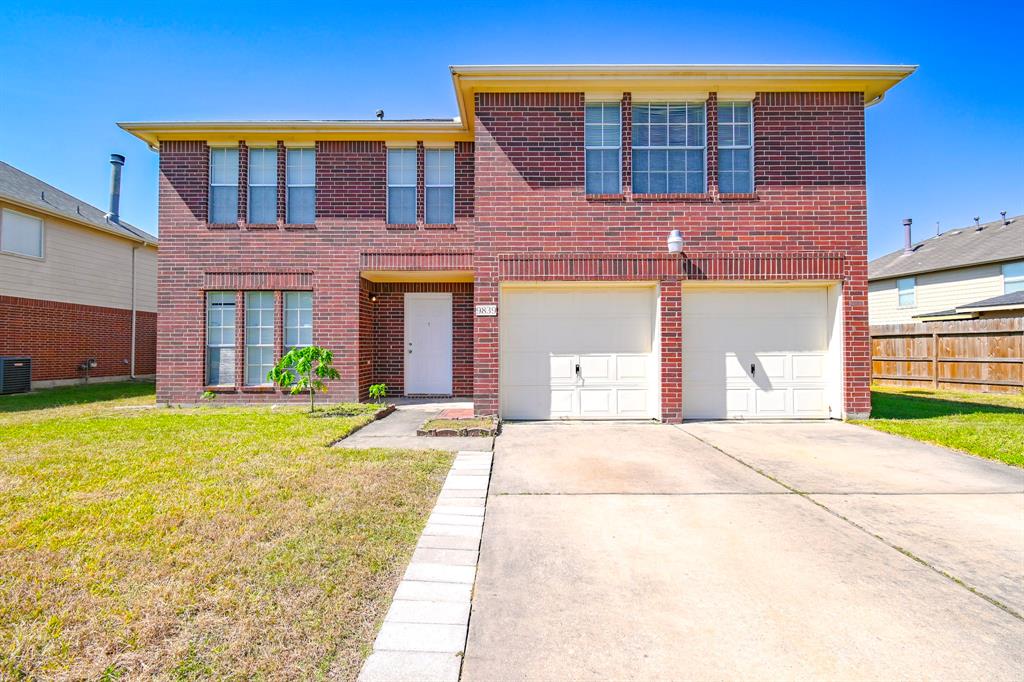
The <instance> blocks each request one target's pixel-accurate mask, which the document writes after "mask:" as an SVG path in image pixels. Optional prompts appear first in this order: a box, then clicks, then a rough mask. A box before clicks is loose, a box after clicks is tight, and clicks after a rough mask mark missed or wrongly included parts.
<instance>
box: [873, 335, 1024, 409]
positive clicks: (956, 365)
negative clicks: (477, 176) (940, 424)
mask: <svg viewBox="0 0 1024 682" xmlns="http://www.w3.org/2000/svg"><path fill="white" fill-rule="evenodd" d="M871 378H872V380H873V381H875V382H876V383H878V384H882V385H888V386H914V387H918V388H943V389H952V390H959V391H977V392H1000V393H1012V392H1015V391H1020V390H1021V389H1022V388H1024V318H1021V317H1015V318H1000V319H987V320H951V321H948V322H923V323H917V324H883V325H872V327H871Z"/></svg>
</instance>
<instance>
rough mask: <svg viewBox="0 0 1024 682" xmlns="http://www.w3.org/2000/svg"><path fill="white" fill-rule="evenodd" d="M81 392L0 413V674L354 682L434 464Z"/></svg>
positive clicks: (292, 414) (270, 422)
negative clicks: (343, 681) (342, 681)
mask: <svg viewBox="0 0 1024 682" xmlns="http://www.w3.org/2000/svg"><path fill="white" fill-rule="evenodd" d="M89 388H95V389H97V390H96V393H95V395H96V396H97V397H99V398H100V399H101V401H100V402H92V403H89V402H87V400H86V399H84V398H83V399H82V400H76V401H68V400H61V399H59V395H58V394H57V392H56V391H55V392H53V393H52V394H51V396H50V398H51V399H50V400H40V398H39V397H38V396H37V397H34V398H33V397H29V396H12V397H9V398H2V399H0V678H7V677H9V678H15V679H17V678H19V677H28V678H75V679H84V678H88V679H97V678H101V677H104V676H106V677H107V678H108V679H114V678H118V677H124V678H128V677H140V676H142V677H151V676H152V677H159V678H177V679H200V678H236V679H242V678H245V679H247V678H252V677H257V678H275V679H295V678H304V679H308V678H325V677H341V678H351V677H354V676H355V674H356V672H357V671H358V666H359V663H360V661H361V660H362V658H363V656H364V655H365V653H366V651H367V649H368V646H369V643H370V642H371V641H372V638H373V635H374V632H375V629H376V626H377V624H378V623H379V621H380V619H381V618H383V614H384V612H385V610H386V608H387V606H388V603H389V602H390V598H391V593H392V590H393V589H394V586H395V584H396V583H397V580H398V578H399V575H400V573H401V571H402V570H404V567H405V564H406V563H407V561H408V557H409V555H410V554H411V552H412V548H413V546H414V544H415V542H416V539H417V537H418V535H419V532H420V531H421V530H422V527H423V525H424V523H425V521H426V516H427V514H428V513H429V511H430V508H431V507H432V505H433V502H434V500H435V498H436V496H437V491H438V490H439V488H440V485H441V482H442V480H443V478H444V475H445V473H446V472H447V469H448V467H449V465H450V461H451V456H450V455H449V454H447V453H442V452H436V451H435V452H421V451H407V450H372V451H352V450H344V449H339V448H327V447H325V444H326V443H328V442H330V441H332V440H335V439H337V438H339V437H341V436H343V435H345V434H346V433H347V432H349V431H351V430H352V429H353V428H355V427H356V426H358V425H360V424H361V423H363V422H364V421H366V420H369V419H371V418H372V417H371V416H368V415H357V416H353V417H341V418H336V419H309V418H308V417H307V416H306V415H304V414H303V413H302V411H301V410H302V408H290V407H289V408H283V409H278V410H271V409H269V408H266V407H259V408H215V409H213V408H200V409H180V410H177V409H153V410H124V409H114V408H115V407H119V406H121V407H123V406H126V405H143V404H146V403H152V401H153V397H152V389H151V388H149V389H148V390H147V389H142V390H141V391H140V389H138V387H137V386H132V387H129V388H124V387H122V388H121V389H120V393H119V392H118V389H117V388H114V387H111V386H110V385H106V386H103V387H99V386H97V387H89ZM76 390H77V391H79V397H82V396H81V393H80V389H76ZM111 392H113V393H111ZM140 393H141V394H140ZM87 397H88V396H87V394H86V398H87ZM30 398H31V399H30ZM62 402H72V403H77V404H71V405H62V406H54V405H56V404H60V403H62Z"/></svg>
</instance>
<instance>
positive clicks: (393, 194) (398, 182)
mask: <svg viewBox="0 0 1024 682" xmlns="http://www.w3.org/2000/svg"><path fill="white" fill-rule="evenodd" d="M388 222H389V223H391V224H392V225H411V224H413V223H415V222H416V150H415V149H389V150H388Z"/></svg>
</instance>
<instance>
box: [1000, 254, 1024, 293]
mask: <svg viewBox="0 0 1024 682" xmlns="http://www.w3.org/2000/svg"><path fill="white" fill-rule="evenodd" d="M1009 265H1020V266H1024V261H1015V262H1013V263H1003V264H1002V266H1000V268H999V272H1000V274H1002V276H1003V295H1004V296H1005V295H1006V294H1007V293H1012V292H1007V291H1006V285H1007V284H1017V283H1018V282H1020V283H1024V274H1020V275H1011V276H1009V277H1007V276H1006V267H1007V266H1009Z"/></svg>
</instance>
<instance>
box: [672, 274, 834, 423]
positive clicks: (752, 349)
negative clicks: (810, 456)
mask: <svg viewBox="0 0 1024 682" xmlns="http://www.w3.org/2000/svg"><path fill="white" fill-rule="evenodd" d="M830 310H831V309H830V306H829V291H828V288H827V287H824V286H821V287H790V288H787V287H771V286H763V287H751V288H722V289H710V290H709V289H702V288H692V289H688V288H686V287H684V289H683V418H684V419H726V418H756V419H765V418H775V417H784V418H793V417H815V418H821V417H828V416H830V413H829V392H828V372H829V355H828V353H829V336H830V333H829V330H830V327H831V322H830V320H829V316H830Z"/></svg>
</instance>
